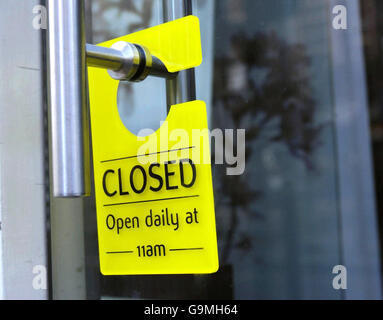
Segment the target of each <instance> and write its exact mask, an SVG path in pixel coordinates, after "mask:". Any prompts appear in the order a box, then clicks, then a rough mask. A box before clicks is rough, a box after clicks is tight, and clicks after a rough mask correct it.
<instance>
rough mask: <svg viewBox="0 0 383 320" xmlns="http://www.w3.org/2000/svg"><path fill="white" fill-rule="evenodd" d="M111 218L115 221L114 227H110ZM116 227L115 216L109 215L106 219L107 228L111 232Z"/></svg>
mask: <svg viewBox="0 0 383 320" xmlns="http://www.w3.org/2000/svg"><path fill="white" fill-rule="evenodd" d="M109 218H112V219H113V227H109V222H108V221H109ZM115 225H116V220H115V219H114V216H113V215H111V214H110V215H108V216H107V217H106V226H107V227H108V229H109V230H113V229H114V226H115Z"/></svg>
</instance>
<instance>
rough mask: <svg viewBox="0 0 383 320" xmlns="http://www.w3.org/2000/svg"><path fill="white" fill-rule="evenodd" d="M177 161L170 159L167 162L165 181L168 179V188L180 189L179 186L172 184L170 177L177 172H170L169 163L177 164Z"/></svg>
mask: <svg viewBox="0 0 383 320" xmlns="http://www.w3.org/2000/svg"><path fill="white" fill-rule="evenodd" d="M175 163H176V162H175V161H169V162H167V163H165V181H166V189H167V190H175V189H178V186H171V185H170V183H169V177H171V176H174V175H175V172H174V171H173V172H169V164H175Z"/></svg>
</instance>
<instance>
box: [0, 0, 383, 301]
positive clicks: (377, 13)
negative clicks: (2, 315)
mask: <svg viewBox="0 0 383 320" xmlns="http://www.w3.org/2000/svg"><path fill="white" fill-rule="evenodd" d="M191 3H192V7H193V14H194V15H196V16H198V17H199V18H200V23H201V37H202V48H203V55H204V62H203V64H202V66H200V67H198V68H196V70H195V84H196V96H197V99H200V100H204V101H205V102H206V103H207V106H208V114H209V126H210V129H215V128H221V129H246V170H245V172H244V174H243V175H240V176H227V175H226V166H225V165H214V166H213V177H214V181H213V183H214V192H215V206H216V220H217V234H218V245H219V256H220V270H219V272H218V273H217V274H214V275H178V276H173V275H169V276H108V277H104V276H102V275H101V274H100V272H99V262H98V244H97V228H96V213H95V206H94V198H92V197H91V198H88V199H85V200H76V201H77V202H72V203H71V204H68V202H65V201H67V200H64V201H63V200H55V199H52V198H50V197H49V196H45V197H44V208H45V209H44V210H45V218H44V219H46V221H47V227H46V230H47V231H46V232H47V233H46V239H48V240H46V241H47V242H48V244H47V249H46V252H45V253H43V254H44V257H45V259H46V261H47V264H48V266H49V270H51V271H49V272H48V275H49V282H50V290H49V292H50V293H49V294H48V297H53V298H65V297H70V296H71V297H73V296H76V297H78V298H88V299H381V298H382V279H381V274H382V270H383V269H382V267H381V257H382V251H381V248H383V89H382V88H383V70H382V66H383V3H382V1H379V0H363V1H358V0H348V1H344V0H338V1H335V0H267V1H266V0H192V1H191ZM336 5H344V6H345V7H346V9H347V29H346V30H342V29H340V30H339V29H336V28H334V26H333V20H334V19H335V18H336V14H334V13H333V8H334V7H335V6H336ZM0 7H1V5H0ZM29 7H30V6H29ZM86 9H87V12H86V14H87V17H86V24H87V25H86V28H87V42H89V43H94V44H97V43H100V42H104V41H107V40H110V39H113V38H117V37H120V36H123V35H125V34H128V33H131V32H135V31H138V30H142V29H144V28H148V27H150V26H154V25H157V24H160V23H163V22H164V14H163V11H164V8H163V1H162V0H92V1H87V6H86ZM26 10H27V9H26ZM15 12H16V11H15ZM15 14H16V13H15ZM0 20H1V19H0ZM2 27H3V26H2V25H1V22H0V30H1V29H2ZM0 32H1V31H0ZM0 39H1V38H0ZM41 41H42V44H43V45H42V46H43V47H44V43H45V36H44V34H42V35H41ZM2 47H3V45H0V48H2ZM20 50H21V49H20ZM23 50H24V49H23ZM36 50H37V49H36ZM3 52H4V53H3ZM2 54H4V55H5V54H7V55H8V54H9V53H6V52H5V51H3V49H0V57H1V55H2ZM41 56H42V57H43V58H42V60H41V62H39V61H38V59H37V60H36V61H38V63H41V64H42V67H41V70H42V71H44V63H45V58H44V50H41ZM0 61H2V59H0ZM381 73H382V74H381ZM1 78H2V79H0V81H1V82H0V84H1V86H0V101H2V100H6V97H7V95H8V94H9V93H8V91H6V85H5V79H4V76H3V75H1ZM39 88H40V87H38V88H37V89H36V90H38V89H39ZM8 89H9V88H8ZM41 89H42V92H45V90H46V79H45V78H44V76H43V75H42V76H41ZM147 92H151V94H147ZM17 94H19V95H22V94H23V93H20V92H18V93H17ZM117 99H118V108H119V113H120V116H121V119H122V121H123V122H124V124H125V126H126V127H127V128H128V129H129V130H131V131H132V132H135V133H136V132H138V131H139V130H140V129H143V128H152V129H156V128H158V127H159V124H160V121H161V120H164V119H166V115H167V105H166V85H165V81H164V80H161V79H148V80H145V81H144V82H142V83H139V84H130V83H127V84H126V83H124V84H122V83H121V84H120V87H119V93H118V97H117ZM7 101H9V100H7ZM44 101H46V97H45V96H44V95H43V96H42V97H41V101H40V102H36V103H37V105H38V104H39V103H40V105H42V106H43V108H42V110H43V114H45V111H46V103H45V102H44ZM0 104H1V103H0ZM0 108H1V107H0ZM9 108H10V107H9ZM0 110H1V109H0ZM6 110H7V109H4V112H6ZM4 112H3V111H1V113H0V117H2V118H3V117H4V115H6V113H4ZM144 115H145V116H144ZM45 122H46V121H45ZM1 125H2V124H1ZM40 125H41V126H44V123H43V124H40ZM44 128H45V129H44V130H47V124H46V123H45V127H44ZM4 136H5V135H4ZM0 137H1V135H0ZM42 139H43V138H42ZM46 139H47V138H46ZM43 140H44V139H43ZM1 141H2V140H1V139H0V146H1ZM43 145H45V144H44V143H43ZM235 145H236V144H235V139H234V146H235ZM1 150H3V152H4V150H5V149H4V147H3V148H2V149H0V151H1ZM41 150H43V152H45V159H47V157H49V156H48V154H47V153H48V151H47V149H46V147H44V146H42V147H41ZM213 151H214V148H213ZM213 158H214V152H213ZM0 159H1V158H0ZM42 159H44V158H42ZM3 161H5V160H3ZM46 161H47V160H46ZM0 168H1V170H2V171H1V172H3V174H4V172H5V171H6V165H4V163H3V167H1V166H0ZM1 172H0V173H1ZM44 177H45V182H44V184H45V191H44V192H45V194H46V193H47V192H49V183H47V182H46V179H49V176H48V172H47V168H45V171H44ZM0 178H1V174H0ZM48 181H49V180H48ZM19 188H20V186H19ZM0 191H1V188H0ZM0 195H1V192H0ZM5 197H6V196H5ZM4 201H6V200H4ZM42 210H43V209H42ZM69 211H70V212H71V213H72V214H73V215H75V217H74V218H73V219H71V221H70V222H68V221H67V220H66V219H69V218H68V216H69V215H70V213H67V212H69ZM55 212H61V214H60V216H58V214H57V213H56V214H55ZM0 213H1V211H0ZM63 217H64V218H63ZM65 217H66V218H65ZM0 218H1V215H0ZM62 219H64V220H65V221H64V220H62ZM74 219H77V220H74ZM74 221H75V222H74ZM68 224H69V225H74V224H76V227H77V230H83V232H80V233H77V234H76V235H74V234H72V233H71V231H70V230H73V229H71V227H69V225H68ZM78 226H80V227H81V228H80V229H78ZM62 228H66V229H67V231H68V232H67V233H62V234H61V235H58V234H59V231H57V230H58V229H61V230H62ZM4 234H5V231H4ZM84 235H85V236H84ZM3 237H4V239H7V238H6V235H3ZM3 248H5V249H4V261H5V262H6V261H7V259H11V258H10V257H11V255H12V254H11V253H10V252H11V249H12V248H14V245H9V246H8V247H7V246H6V245H3ZM74 250H75V251H76V252H77V253H76V254H75V255H74V254H73V251H74ZM68 252H69V253H68ZM0 253H1V251H0ZM7 255H8V256H7ZM336 265H344V266H345V267H346V268H347V286H348V288H347V290H335V289H334V288H333V286H332V281H333V278H334V277H335V276H336V274H333V273H332V270H333V267H334V266H336ZM7 270H8V271H7ZM7 270H5V271H4V272H5V273H4V274H5V276H4V281H5V284H7V281H11V280H10V279H11V278H12V276H13V277H14V275H13V273H12V271H11V270H10V269H7ZM7 272H8V275H10V276H9V277H10V278H8V277H7ZM0 273H1V269H0Z"/></svg>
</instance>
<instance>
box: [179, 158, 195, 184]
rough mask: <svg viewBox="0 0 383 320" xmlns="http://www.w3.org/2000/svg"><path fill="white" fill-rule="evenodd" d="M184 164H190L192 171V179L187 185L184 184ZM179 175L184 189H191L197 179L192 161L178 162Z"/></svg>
mask: <svg viewBox="0 0 383 320" xmlns="http://www.w3.org/2000/svg"><path fill="white" fill-rule="evenodd" d="M185 162H187V163H189V164H190V166H191V168H192V171H193V177H192V179H191V182H190V183H189V184H186V183H185V176H184V163H185ZM180 174H181V184H182V186H183V187H185V188H191V187H192V186H193V185H194V183H195V181H196V179H197V170H196V167H195V164H194V163H193V161H192V160H191V159H183V160H180Z"/></svg>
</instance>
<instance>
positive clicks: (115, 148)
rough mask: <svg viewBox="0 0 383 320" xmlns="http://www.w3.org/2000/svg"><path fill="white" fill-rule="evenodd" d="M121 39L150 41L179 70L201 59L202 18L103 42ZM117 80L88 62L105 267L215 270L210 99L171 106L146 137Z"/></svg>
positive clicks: (116, 270) (106, 270) (119, 271)
mask: <svg viewBox="0 0 383 320" xmlns="http://www.w3.org/2000/svg"><path fill="white" fill-rule="evenodd" d="M183 29H185V30H187V32H188V34H189V36H188V38H189V40H188V41H186V40H185V39H186V38H187V37H185V36H184V35H183V36H182V37H180V35H182V32H181V31H182V30H183ZM174 35H175V37H174ZM172 36H173V40H172V41H170V40H171V39H172ZM178 37H180V38H178ZM151 38H153V39H151ZM158 39H161V41H158ZM169 39H170V40H169ZM121 40H123V41H130V42H133V43H136V44H140V45H143V46H146V47H147V48H148V49H149V50H150V51H151V52H153V54H155V55H157V56H158V57H160V58H161V59H163V61H164V63H165V65H166V67H167V68H168V69H169V70H171V71H173V72H175V71H180V70H183V69H187V68H191V67H195V66H197V65H199V64H200V63H201V56H202V55H201V45H200V38H199V26H198V19H197V18H196V17H193V16H189V17H186V18H183V19H180V20H176V21H174V22H170V23H167V24H164V25H160V26H158V27H153V28H150V29H147V30H144V31H140V32H137V33H135V34H132V35H128V36H126V37H122V38H119V39H115V40H112V41H108V42H107V43H104V44H101V45H102V46H111V45H113V44H114V43H115V42H117V41H121ZM161 43H162V45H161ZM177 48H178V49H177ZM177 50H179V51H177ZM177 52H178V53H177ZM183 55H184V56H183ZM118 85H119V81H117V80H114V79H112V78H111V77H110V76H109V74H108V72H107V71H105V70H102V69H97V68H89V95H90V110H91V126H92V141H93V162H94V179H95V193H96V208H97V228H98V240H99V255H100V268H101V272H102V274H104V275H138V274H204V273H213V272H216V271H217V270H218V252H217V239H216V228H215V213H214V197H213V186H212V176H211V164H210V147H209V133H208V130H207V128H208V125H207V114H206V106H205V103H204V102H202V101H192V102H188V103H184V104H179V105H174V106H172V107H171V109H170V112H169V114H168V117H167V119H166V121H165V122H164V123H162V125H161V127H160V128H159V129H158V130H157V131H156V132H154V133H152V134H151V135H149V136H147V137H141V138H140V137H137V136H136V135H134V134H132V133H131V132H129V130H128V129H127V128H126V127H125V126H124V124H123V123H122V121H121V119H120V116H119V113H118V108H117V90H118ZM143 116H144V115H143ZM207 159H208V160H207Z"/></svg>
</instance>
